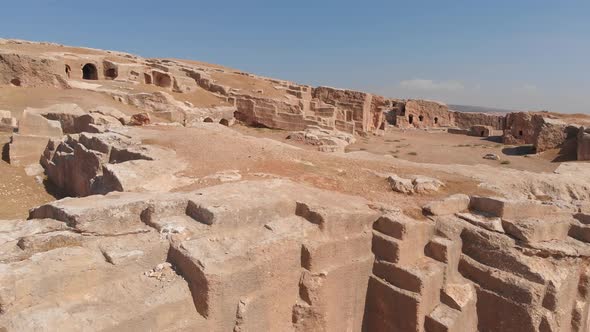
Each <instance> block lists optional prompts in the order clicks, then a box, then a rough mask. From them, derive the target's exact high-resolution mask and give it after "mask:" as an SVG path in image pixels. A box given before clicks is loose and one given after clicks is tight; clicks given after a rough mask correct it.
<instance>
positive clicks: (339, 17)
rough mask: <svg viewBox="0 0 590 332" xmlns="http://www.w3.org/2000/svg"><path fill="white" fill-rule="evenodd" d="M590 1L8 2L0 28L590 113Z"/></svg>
mask: <svg viewBox="0 0 590 332" xmlns="http://www.w3.org/2000/svg"><path fill="white" fill-rule="evenodd" d="M589 17H590V1H587V0H580V1H567V0H563V1H557V0H555V1H544V0H536V1H533V0H521V1H518V0H512V1H504V0H496V1H483V0H482V1H477V0H471V1H459V0H457V1H452V0H446V1H441V0H439V1H408V0H405V1H348V0H339V1H335V0H330V1H319V0H318V1H302V0H300V1H276V0H275V1H257V0H251V1H210V0H209V1H188V0H179V1H174V0H170V1H151V0H143V1H138V0H119V1H112V0H102V1H96V0H95V1H86V0H61V1H60V0H37V1H32V0H18V1H16V0H4V1H3V4H2V10H1V11H0V37H4V38H21V39H30V40H42V41H53V42H59V43H63V44H69V45H82V46H89V47H96V48H103V49H115V50H121V51H127V52H131V53H137V54H139V55H142V56H146V57H176V58H188V59H196V60H202V61H207V62H211V63H218V64H222V65H226V66H230V67H234V68H238V69H242V70H245V71H249V72H253V73H257V74H261V75H266V76H271V77H277V78H282V79H288V80H293V81H296V82H300V83H306V84H311V85H329V86H335V87H342V88H352V89H359V90H364V91H370V92H374V93H379V94H383V95H386V96H390V97H400V98H409V97H412V98H428V99H436V100H441V101H444V102H448V103H460V104H471V105H482V106H491V107H504V108H520V109H548V110H552V111H557V112H584V113H590V18H589Z"/></svg>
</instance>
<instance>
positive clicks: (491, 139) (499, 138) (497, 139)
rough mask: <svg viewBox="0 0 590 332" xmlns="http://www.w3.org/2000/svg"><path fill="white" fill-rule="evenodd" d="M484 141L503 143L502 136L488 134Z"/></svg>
mask: <svg viewBox="0 0 590 332" xmlns="http://www.w3.org/2000/svg"><path fill="white" fill-rule="evenodd" d="M481 140H482V141H488V142H494V143H502V136H488V137H484V138H482V139H481Z"/></svg>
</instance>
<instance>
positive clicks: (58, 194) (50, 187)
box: [43, 178, 71, 199]
mask: <svg viewBox="0 0 590 332" xmlns="http://www.w3.org/2000/svg"><path fill="white" fill-rule="evenodd" d="M43 187H44V188H45V191H46V192H47V193H48V194H49V195H51V196H53V198H55V199H62V198H66V197H71V196H69V195H68V194H66V192H65V191H63V190H62V189H61V188H59V187H58V186H56V185H55V184H54V183H53V182H51V180H49V179H48V178H45V179H43Z"/></svg>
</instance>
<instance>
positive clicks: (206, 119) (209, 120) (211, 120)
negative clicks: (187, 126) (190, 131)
mask: <svg viewBox="0 0 590 332" xmlns="http://www.w3.org/2000/svg"><path fill="white" fill-rule="evenodd" d="M203 122H213V119H211V118H205V120H203Z"/></svg>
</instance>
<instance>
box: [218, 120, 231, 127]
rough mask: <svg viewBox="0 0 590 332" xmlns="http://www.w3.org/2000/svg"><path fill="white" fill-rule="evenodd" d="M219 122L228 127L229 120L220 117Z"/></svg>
mask: <svg viewBox="0 0 590 332" xmlns="http://www.w3.org/2000/svg"><path fill="white" fill-rule="evenodd" d="M219 124H222V125H224V126H226V127H229V121H227V120H226V119H221V120H219Z"/></svg>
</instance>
